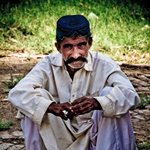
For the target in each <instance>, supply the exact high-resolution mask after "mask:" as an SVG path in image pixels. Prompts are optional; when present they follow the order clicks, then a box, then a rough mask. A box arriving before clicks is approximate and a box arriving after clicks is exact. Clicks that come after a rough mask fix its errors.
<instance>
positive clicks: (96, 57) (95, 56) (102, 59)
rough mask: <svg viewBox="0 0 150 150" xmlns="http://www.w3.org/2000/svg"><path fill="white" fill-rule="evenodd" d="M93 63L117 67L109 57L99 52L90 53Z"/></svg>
mask: <svg viewBox="0 0 150 150" xmlns="http://www.w3.org/2000/svg"><path fill="white" fill-rule="evenodd" d="M90 54H91V56H92V60H93V63H98V64H99V65H101V66H107V67H108V66H110V67H117V66H118V64H117V63H116V62H115V61H114V60H113V59H112V58H111V57H109V56H107V55H105V54H102V53H101V52H90Z"/></svg>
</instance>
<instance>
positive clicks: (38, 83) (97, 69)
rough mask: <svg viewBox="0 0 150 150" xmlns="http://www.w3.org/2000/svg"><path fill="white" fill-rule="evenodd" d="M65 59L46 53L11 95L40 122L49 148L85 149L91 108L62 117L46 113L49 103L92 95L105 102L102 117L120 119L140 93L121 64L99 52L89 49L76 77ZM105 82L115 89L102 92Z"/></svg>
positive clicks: (134, 103) (20, 106) (33, 119)
mask: <svg viewBox="0 0 150 150" xmlns="http://www.w3.org/2000/svg"><path fill="white" fill-rule="evenodd" d="M62 60H63V59H62V56H61V54H50V55H49V56H47V57H45V58H44V59H43V60H41V61H40V62H39V63H38V64H37V65H36V66H35V67H34V68H33V69H32V71H31V72H30V73H29V74H28V75H27V76H26V77H25V78H24V79H23V80H21V82H20V83H19V84H18V85H17V86H16V87H15V88H13V89H12V90H11V91H10V93H9V99H10V101H11V102H12V103H13V104H14V105H15V106H16V107H17V108H18V110H19V111H20V112H22V113H23V114H24V115H26V116H27V117H28V118H30V119H31V120H32V121H33V122H34V123H36V124H37V126H38V128H39V129H40V134H41V137H42V139H43V142H44V144H45V146H46V148H47V150H86V149H87V148H88V146H89V130H90V128H91V126H92V125H93V120H92V112H91V113H88V114H85V115H80V116H77V117H74V119H73V120H72V121H70V120H67V121H63V120H62V119H61V118H59V117H55V116H54V115H52V114H47V113H46V111H47V108H48V106H49V105H50V104H51V103H52V102H53V101H56V102H60V103H62V102H73V101H74V100H75V99H77V98H79V97H82V96H86V95H90V96H93V97H94V98H96V99H97V100H98V102H99V103H100V105H101V106H102V109H103V113H102V115H101V116H102V118H107V117H108V118H110V120H111V118H115V119H117V118H118V120H119V119H120V118H122V116H124V115H125V114H126V113H128V110H129V109H130V108H134V107H135V106H136V105H137V104H138V102H139V97H138V95H137V93H136V92H135V90H134V88H133V86H132V84H131V83H130V81H129V80H128V78H127V77H126V76H125V74H124V73H123V72H122V71H121V70H120V68H119V66H118V65H116V63H115V62H113V61H112V60H111V59H109V58H107V57H106V56H104V55H102V54H100V53H89V55H88V63H87V64H86V65H85V66H84V68H82V69H80V70H79V71H77V72H76V73H75V76H74V79H73V81H72V80H71V78H70V76H69V74H68V72H67V70H65V67H64V64H63V61H62ZM105 86H110V87H112V90H111V91H110V93H109V94H107V95H105V96H99V92H101V91H102V89H103V88H104V87H105ZM126 131H127V133H128V130H126ZM131 132H132V131H131ZM105 144H106V143H105ZM114 144H115V143H114ZM106 145H108V144H106ZM120 149H121V148H120ZM96 150H99V149H97V148H96ZM105 150H108V149H105ZM112 150H113V149H112ZM114 150H116V149H114ZM131 150H133V149H131Z"/></svg>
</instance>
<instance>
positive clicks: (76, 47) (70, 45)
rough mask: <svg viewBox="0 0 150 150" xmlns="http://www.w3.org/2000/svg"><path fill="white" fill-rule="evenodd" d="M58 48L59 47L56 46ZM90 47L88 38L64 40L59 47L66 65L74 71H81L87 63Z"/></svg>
mask: <svg viewBox="0 0 150 150" xmlns="http://www.w3.org/2000/svg"><path fill="white" fill-rule="evenodd" d="M56 47H57V48H58V45H57V44H56ZM89 48H90V45H89V43H88V40H87V38H86V37H83V36H80V37H76V38H64V39H63V41H62V42H61V43H60V45H59V51H60V53H62V55H63V58H64V60H65V62H66V64H67V65H68V66H69V67H71V68H72V69H80V68H82V67H83V66H84V64H85V63H86V62H87V55H88V50H89Z"/></svg>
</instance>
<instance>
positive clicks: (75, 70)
mask: <svg viewBox="0 0 150 150" xmlns="http://www.w3.org/2000/svg"><path fill="white" fill-rule="evenodd" d="M66 68H67V71H68V73H69V75H70V77H71V79H72V80H73V78H74V74H75V73H76V72H77V71H78V70H79V69H73V68H71V67H69V66H68V65H66Z"/></svg>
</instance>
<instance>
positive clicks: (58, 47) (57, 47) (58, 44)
mask: <svg viewBox="0 0 150 150" xmlns="http://www.w3.org/2000/svg"><path fill="white" fill-rule="evenodd" d="M55 47H56V49H57V50H58V51H59V52H61V51H60V43H58V42H55Z"/></svg>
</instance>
